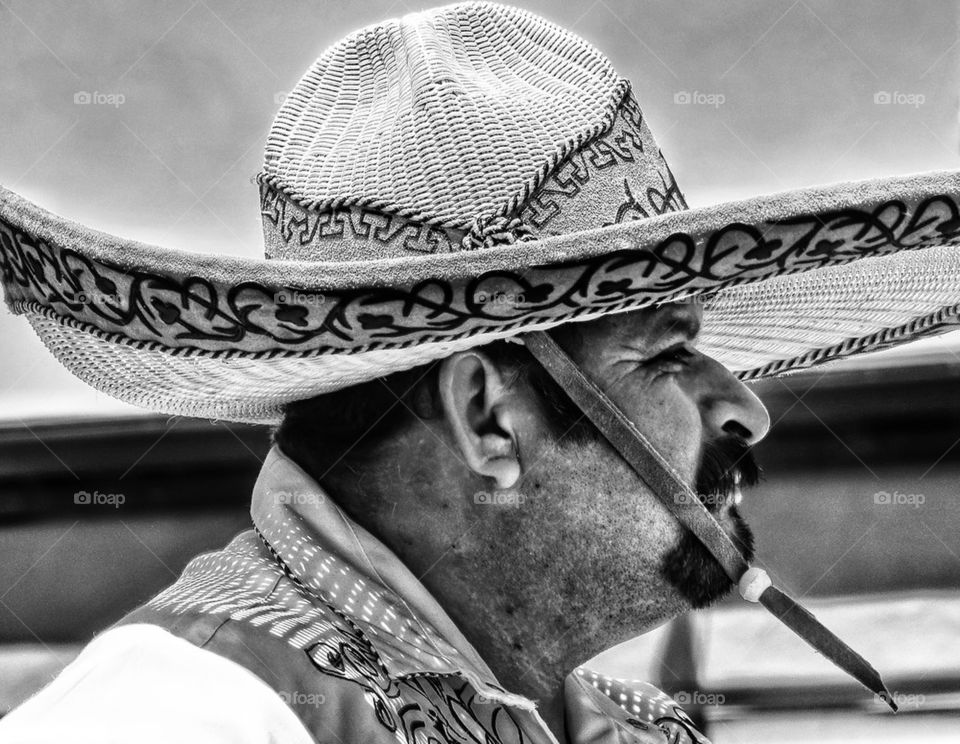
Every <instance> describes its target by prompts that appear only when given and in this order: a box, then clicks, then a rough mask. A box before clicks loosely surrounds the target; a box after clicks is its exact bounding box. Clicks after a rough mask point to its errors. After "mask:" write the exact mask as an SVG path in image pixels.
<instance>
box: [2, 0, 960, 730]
mask: <svg viewBox="0 0 960 744" xmlns="http://www.w3.org/2000/svg"><path fill="white" fill-rule="evenodd" d="M518 4H520V5H522V6H523V7H526V8H528V9H529V10H532V11H535V12H537V13H540V14H542V15H544V16H546V17H548V18H550V19H551V20H554V21H556V22H557V23H559V24H561V25H563V26H565V27H567V28H569V29H571V30H574V31H576V32H577V33H579V34H581V35H582V36H584V37H586V38H587V39H588V40H590V41H591V42H593V43H594V44H595V45H597V46H598V47H600V48H601V49H602V50H603V51H604V52H605V53H606V54H607V55H608V56H609V57H610V58H611V59H612V60H613V63H614V65H615V66H616V67H617V69H618V70H619V71H620V72H621V74H623V75H624V76H626V77H628V78H630V79H631V80H632V81H633V85H634V89H635V92H636V96H637V99H638V101H639V103H640V105H641V107H642V109H643V111H644V113H645V115H646V117H647V120H648V122H649V124H650V126H651V128H652V130H653V132H654V135H655V136H656V137H657V139H658V142H659V144H660V146H661V148H662V150H663V152H664V154H665V156H666V158H667V159H668V161H669V163H670V165H671V167H672V169H673V171H674V174H675V175H676V178H677V180H678V182H679V184H680V187H681V189H682V190H683V191H684V192H685V195H686V197H687V200H688V202H689V203H690V205H691V206H702V205H707V204H711V203H715V202H719V201H724V200H728V199H737V198H745V197H750V196H754V195H756V194H759V193H763V192H772V191H780V190H786V189H793V188H800V187H805V186H812V185H818V184H824V183H830V182H836V181H844V180H853V179H862V178H871V177H879V176H891V175H900V174H908V173H915V172H920V171H926V170H934V169H944V168H957V167H958V166H960V155H958V111H960V101H958V92H960V35H958V9H957V5H956V2H954V1H952V0H928V1H927V2H923V3H919V2H915V1H914V2H908V1H906V0H845V1H844V2H842V3H841V2H825V1H823V0H795V1H792V2H791V1H789V0H765V1H763V2H761V1H759V0H755V1H751V2H746V1H744V0H736V1H728V2H724V3H715V2H709V0H695V1H694V0H683V1H680V2H653V1H651V0H639V1H638V0H596V1H595V2H591V1H590V0H579V1H578V2H576V3H574V2H534V1H532V0H520V1H519V2H518ZM422 7H427V6H422V5H419V4H414V3H408V2H402V1H401V2H386V1H381V2H359V1H357V0H351V2H349V3H347V2H328V1H327V2H320V1H319V0H315V1H314V2H302V1H298V0H283V1H282V2H281V1H277V2H259V3H241V2H230V1H228V0H170V1H169V2H166V3H152V2H146V1H145V0H125V1H124V2H120V1H119V0H101V1H99V2H87V3H75V2H66V1H60V2H56V1H49V0H48V1H45V2H35V1H31V0H0V61H2V64H0V96H2V99H3V102H4V104H3V106H2V107H0V183H2V184H3V185H4V186H6V187H7V188H12V189H14V190H16V191H17V192H19V193H21V194H23V195H24V196H26V197H27V198H29V199H32V200H34V201H36V202H37V203H39V204H40V205H42V206H44V207H45V208H47V209H49V210H51V211H53V212H57V213H59V214H61V215H64V216H66V217H68V218H70V219H73V220H75V221H77V222H82V223H84V224H87V225H90V226H93V227H95V228H97V229H100V230H104V231H106V232H111V233H115V234H118V235H122V236H124V237H129V238H135V239H139V240H142V241H145V242H149V243H155V244H159V245H163V246H167V247H171V248H179V249H183V250H189V251H202V252H210V253H227V254H236V255H245V256H257V255H261V254H262V244H261V231H260V215H259V208H258V195H257V188H256V186H255V185H254V184H253V183H252V178H253V176H254V175H255V174H256V173H257V172H258V170H259V168H260V163H261V157H262V155H261V154H262V149H263V144H264V141H265V138H266V134H267V131H268V128H269V126H270V122H271V120H272V117H273V115H274V112H275V111H276V109H277V108H278V106H279V104H280V102H281V101H282V100H283V97H284V96H285V95H286V91H288V90H290V89H291V88H292V87H293V85H294V84H295V83H296V81H297V80H298V78H299V77H300V75H301V74H302V73H303V72H304V71H305V70H306V69H307V67H308V66H309V65H310V64H311V62H312V61H313V60H314V59H315V58H316V56H317V55H318V54H319V53H320V52H321V51H322V50H323V48H325V47H326V46H328V45H329V44H331V43H333V42H335V41H336V40H338V39H339V38H340V37H342V36H343V35H345V34H346V33H348V32H350V31H351V30H354V29H356V28H359V27H361V26H364V25H367V24H370V23H374V22H376V21H379V20H382V19H384V18H387V17H391V16H397V15H402V14H404V13H407V12H411V11H415V10H418V9H420V8H422ZM708 322H709V321H708ZM0 340H2V344H3V354H2V356H0V520H2V521H0V715H2V713H3V712H5V711H7V710H9V709H10V708H11V707H12V706H13V705H15V704H16V703H17V702H19V701H20V700H22V699H23V698H24V697H25V696H26V695H29V694H30V693H31V692H32V691H33V690H35V689H37V688H38V687H39V686H40V685H42V684H43V683H44V682H46V681H47V680H49V679H50V678H51V677H52V675H53V674H55V673H56V671H57V670H58V669H59V668H60V667H61V666H62V665H63V664H65V663H67V662H68V661H69V659H70V658H72V657H73V655H75V654H76V652H77V651H78V649H79V648H80V647H81V646H82V644H83V643H84V642H86V641H87V640H89V638H90V637H91V636H92V634H93V633H95V632H97V631H99V630H101V629H103V628H105V627H106V626H107V625H109V624H110V623H111V622H113V621H114V620H116V619H117V618H119V617H120V616H121V615H122V614H123V613H125V612H126V611H127V610H129V609H131V608H132V607H134V606H136V605H137V604H139V603H141V602H143V601H145V600H146V599H148V598H149V597H150V596H152V595H153V594H154V593H156V592H157V591H158V590H159V589H160V588H162V587H163V586H165V585H167V584H169V583H170V582H171V581H173V579H174V578H175V577H176V576H177V574H178V573H179V571H180V570H181V569H182V567H183V566H184V564H185V563H186V561H187V560H188V559H189V558H190V557H191V556H193V555H195V554H196V553H198V552H201V551H204V550H209V549H213V548H216V547H220V546H221V545H223V544H224V543H226V542H227V541H228V540H229V539H230V538H231V537H232V536H233V535H234V534H236V533H237V532H239V531H241V530H243V529H245V528H246V527H247V524H248V517H247V511H246V509H247V502H248V498H249V492H250V487H251V486H252V483H253V480H254V478H255V476H256V473H257V470H258V469H259V466H260V462H261V460H262V457H263V455H264V453H265V451H266V448H267V446H268V432H267V431H266V430H264V429H261V428H257V427H248V426H238V425H226V424H216V423H211V422H203V421H192V420H189V419H178V418H166V417H158V416H153V415H150V414H147V413H144V412H142V411H138V410H134V409H132V408H130V407H128V406H126V405H124V404H122V403H119V402H117V401H114V400H112V399H109V398H107V397H105V396H103V395H100V394H98V393H96V392H95V391H93V390H92V389H90V388H88V387H86V386H85V385H84V384H83V383H81V382H79V381H77V380H76V379H74V378H73V377H71V376H70V375H69V374H68V373H67V372H65V371H64V370H63V369H62V368H60V367H59V366H58V365H57V363H56V362H55V361H54V360H53V359H52V357H51V356H50V355H49V354H48V353H47V352H46V350H45V349H44V348H43V346H42V344H41V343H40V342H39V340H38V339H37V338H36V337H35V336H34V334H33V332H32V331H31V330H30V328H29V326H28V325H27V324H26V322H25V321H23V320H21V319H19V318H16V317H14V316H12V315H11V314H10V313H9V311H7V310H6V308H5V307H4V308H2V309H0ZM958 376H960V343H958V341H957V340H956V338H955V337H954V336H953V335H947V336H942V337H937V338H933V339H928V340H926V341H923V342H920V343H918V344H915V345H913V346H911V347H908V348H907V349H905V350H901V351H896V352H883V353H880V354H875V355H872V356H870V357H866V358H864V359H863V360H859V361H855V362H854V361H849V362H838V363H835V364H833V365H828V366H825V367H823V368H819V369H817V370H814V371H811V372H805V373H800V374H796V375H793V376H790V377H786V378H783V379H779V380H773V381H769V382H765V383H763V384H758V385H755V386H754V387H755V390H756V391H757V393H758V394H759V395H760V396H761V397H762V398H763V399H764V401H765V402H766V403H767V405H768V407H769V408H770V411H771V416H772V420H773V422H774V425H773V428H772V430H771V434H770V436H769V437H768V438H767V440H766V441H765V442H764V443H763V444H762V445H761V447H760V448H759V451H758V456H759V459H760V461H761V463H763V464H764V465H765V471H766V479H765V481H764V483H763V484H762V485H761V486H760V487H759V488H757V489H755V490H754V491H753V492H751V493H748V494H747V498H746V503H745V511H746V513H747V515H748V517H749V518H750V521H751V522H752V524H753V525H754V528H755V530H756V532H757V535H758V538H759V551H760V556H761V559H762V563H763V565H764V566H765V567H766V568H767V569H768V571H770V573H771V575H773V576H774V577H775V578H776V579H777V580H778V581H779V582H780V583H781V585H782V586H784V587H785V588H787V589H788V590H790V591H791V592H793V594H794V595H795V596H798V597H800V598H802V599H803V601H804V602H806V603H807V604H808V605H809V606H810V607H812V608H814V609H815V610H816V612H817V614H818V615H820V616H822V618H823V619H824V620H825V621H826V622H827V624H828V625H830V626H831V627H833V628H834V629H835V630H837V631H838V633H839V634H840V635H841V637H844V638H846V639H847V640H848V641H850V642H851V643H852V645H854V647H855V648H857V650H859V651H861V652H863V653H864V655H866V656H867V657H868V658H869V659H870V660H871V661H872V662H873V663H874V665H875V666H877V667H878V669H879V670H880V671H881V672H882V673H883V674H884V676H885V678H886V679H887V681H888V683H889V684H890V686H891V687H892V688H893V689H894V690H895V693H896V694H897V695H899V696H900V697H899V701H900V703H901V708H902V709H903V711H904V713H903V714H902V715H900V716H897V717H896V718H893V717H892V716H890V715H888V714H885V713H883V709H882V706H881V705H879V704H878V703H876V701H873V700H872V699H870V697H869V695H868V694H867V693H865V692H864V691H862V690H860V689H858V688H857V687H856V686H855V684H854V683H852V682H848V681H846V680H845V679H844V678H843V677H842V676H841V675H840V674H838V673H836V672H834V671H833V670H832V668H831V667H830V666H829V665H828V664H827V663H825V662H824V661H823V660H822V659H820V658H819V657H817V656H816V655H815V654H813V653H812V652H811V651H810V650H809V649H807V648H806V647H804V646H803V645H802V643H801V642H800V641H798V640H796V639H794V638H793V637H792V636H791V635H790V633H789V632H788V631H786V630H784V629H783V628H781V627H778V626H777V624H776V623H775V622H774V621H772V620H768V619H767V618H766V617H765V616H764V614H763V612H762V611H754V608H752V607H743V606H742V605H741V603H738V602H734V601H731V602H729V603H726V604H724V605H722V606H720V607H718V608H716V609H715V610H711V611H709V612H702V613H697V614H696V615H694V616H692V617H691V618H688V619H686V620H684V621H681V622H678V623H673V624H671V625H670V626H667V627H665V628H663V629H660V630H658V631H655V632H653V633H650V634H648V635H646V636H644V637H642V638H640V639H638V640H637V641H634V642H631V643H629V644H627V645H626V646H624V647H622V648H618V649H616V650H614V651H612V652H610V653H608V654H605V655H603V656H601V657H599V658H598V659H597V660H595V661H594V662H593V663H592V666H594V667H596V668H597V669H598V670H600V671H605V672H607V673H610V674H614V675H617V676H621V677H625V678H640V679H645V680H647V681H650V682H653V683H655V684H660V685H662V686H663V687H665V688H666V689H668V690H670V691H672V692H673V693H674V694H675V695H676V696H677V697H678V698H679V699H681V701H684V702H686V703H687V705H688V707H689V709H690V710H691V711H692V712H693V714H694V715H695V716H696V717H698V718H699V719H700V720H701V721H702V722H703V723H704V725H705V726H706V727H707V729H708V732H709V735H710V736H711V738H712V739H713V741H714V742H718V743H719V742H748V741H760V740H762V741H765V742H794V741H809V740H817V741H838V742H839V741H852V740H861V739H862V740H864V741H867V740H869V741H871V742H883V741H894V740H902V739H904V738H908V739H911V740H919V739H921V738H922V739H924V740H927V741H941V740H942V741H947V740H948V739H949V740H950V741H955V738H956V731H957V724H958V723H960V717H958V711H960V593H958V589H960V499H958V495H960V494H958V491H960V488H958V486H957V483H958V475H960V446H958V444H960V400H958V396H957V395H956V390H957V380H958ZM84 490H85V491H88V492H91V493H92V492H94V491H100V492H101V493H107V494H122V495H123V504H122V505H121V506H117V507H114V506H109V505H100V506H97V505H77V504H75V503H74V495H75V494H76V493H77V492H79V491H84Z"/></svg>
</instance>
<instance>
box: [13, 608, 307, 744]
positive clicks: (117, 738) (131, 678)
mask: <svg viewBox="0 0 960 744" xmlns="http://www.w3.org/2000/svg"><path fill="white" fill-rule="evenodd" d="M0 742H2V744H41V743H42V744H54V743H56V744H66V743H67V742H69V743H70V744H114V743H116V744H120V742H123V743H124V744H128V743H133V742H137V743H138V744H153V743H154V742H156V744H194V743H196V744H220V742H223V744H281V743H282V744H313V737H311V736H310V734H309V733H308V731H307V729H306V728H305V727H304V725H303V724H302V723H301V722H300V719H299V718H297V715H296V714H295V713H294V712H293V711H292V710H291V709H290V708H289V707H288V706H287V705H286V704H285V703H284V702H283V700H281V699H280V697H279V696H278V695H277V694H276V693H275V692H274V691H273V690H272V689H270V687H269V686H268V685H267V684H266V683H265V682H263V681H262V680H261V679H260V678H259V677H257V676H256V675H255V674H253V673H252V672H250V671H248V670H246V669H245V668H244V667H242V666H240V665H239V664H236V663H234V662H233V661H230V660H229V659H225V658H223V657H222V656H219V655H217V654H214V653H211V652H210V651H204V650H203V649H202V648H199V647H198V646H195V645H194V644H192V643H190V642H189V641H185V640H183V639H181V638H177V637H176V636H174V635H173V634H171V633H169V632H168V631H166V630H164V629H163V628H160V627H159V626H156V625H146V624H140V625H124V626H120V627H118V628H114V629H112V630H108V631H106V632H104V633H102V634H100V635H99V636H97V637H96V638H95V639H94V640H93V641H92V642H91V643H90V644H89V645H87V647H86V648H84V650H83V651H82V652H81V653H80V655H79V656H78V657H77V658H76V659H74V660H73V661H72V662H71V663H70V664H69V665H68V666H67V667H66V668H65V669H64V670H63V671H62V672H61V673H60V675H59V676H58V677H57V678H56V679H55V680H54V681H53V682H52V683H51V684H49V685H48V686H47V687H45V688H43V689H42V690H41V691H40V692H38V693H37V694H36V695H34V696H33V697H32V698H30V699H29V700H28V701H27V702H25V703H24V704H23V705H21V706H20V707H18V708H16V709H15V710H13V711H12V712H11V713H10V714H9V715H7V716H5V717H4V718H3V719H0Z"/></svg>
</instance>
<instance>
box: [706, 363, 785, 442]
mask: <svg viewBox="0 0 960 744" xmlns="http://www.w3.org/2000/svg"><path fill="white" fill-rule="evenodd" d="M704 362H705V369H704V374H703V375H702V377H701V379H700V382H699V385H698V387H699V388H700V389H699V390H698V391H697V392H698V397H699V399H700V409H701V415H702V416H703V420H704V425H705V426H706V427H707V429H709V430H710V434H711V435H712V436H714V437H720V436H723V435H729V434H736V435H737V436H739V437H740V438H741V439H743V440H744V442H746V443H747V444H748V445H750V446H753V445H754V444H756V443H757V442H759V441H760V440H761V439H763V438H764V437H765V436H766V435H767V432H768V431H770V414H769V413H768V412H767V407H766V406H765V405H763V403H762V402H761V400H760V399H759V398H758V397H757V396H756V395H755V394H754V393H753V391H752V390H750V389H749V388H747V386H746V385H744V384H743V383H742V382H740V380H738V379H737V378H736V377H734V376H733V374H732V373H731V372H730V370H728V369H727V368H726V367H724V366H723V365H722V364H720V362H718V361H716V360H715V359H711V358H710V357H704Z"/></svg>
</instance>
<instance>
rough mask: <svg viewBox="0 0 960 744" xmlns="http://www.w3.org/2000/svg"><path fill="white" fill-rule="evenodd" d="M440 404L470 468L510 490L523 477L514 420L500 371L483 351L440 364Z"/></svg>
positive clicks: (450, 359) (449, 358) (449, 359)
mask: <svg viewBox="0 0 960 744" xmlns="http://www.w3.org/2000/svg"><path fill="white" fill-rule="evenodd" d="M439 383H440V404H441V406H442V407H443V412H444V415H445V416H446V418H447V421H449V422H450V427H451V429H452V430H453V436H454V439H455V441H456V443H457V445H458V447H459V449H460V452H461V454H462V455H463V459H464V461H465V462H466V464H467V465H468V466H469V467H470V469H471V470H473V471H474V472H475V473H477V474H479V475H483V476H486V477H489V478H493V479H494V480H495V481H496V482H497V488H510V486H512V485H514V484H515V483H516V482H517V480H519V478H520V458H519V455H518V452H517V445H516V432H515V431H514V424H515V421H514V420H513V418H514V417H513V416H511V411H510V407H509V405H508V404H507V401H506V398H507V391H506V388H505V385H504V381H503V376H502V375H501V374H500V370H499V369H498V368H497V366H496V365H495V364H494V363H493V362H492V361H491V360H490V357H488V356H487V355H486V354H484V353H483V352H482V351H479V350H477V351H461V352H458V353H456V354H454V355H453V356H451V357H448V358H446V359H444V360H443V361H442V362H441V363H440V378H439Z"/></svg>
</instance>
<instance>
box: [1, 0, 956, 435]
mask: <svg viewBox="0 0 960 744" xmlns="http://www.w3.org/2000/svg"><path fill="white" fill-rule="evenodd" d="M258 181H259V188H260V205H261V211H262V215H263V227H264V238H265V258H264V259H262V260H253V259H241V258H234V257H229V256H219V255H201V254H194V253H189V252H181V251H174V250H170V249H164V248H160V247H155V246H150V245H145V244H142V243H137V242H134V241H130V240H125V239H122V238H119V237H114V236H112V235H107V234H104V233H101V232H97V231H94V230H91V229H89V228H86V227H82V226H80V225H77V224H74V223H71V222H68V221H66V220H64V219H62V218H60V217H57V216H56V215H53V214H51V213H49V212H47V211H45V210H43V209H42V208H40V207H38V206H36V205H35V204H32V203H30V202H29V201H27V200H25V199H23V198H22V197H20V196H18V195H16V194H15V193H13V192H11V191H8V190H6V189H0V269H2V281H3V285H4V288H5V298H6V301H7V303H8V305H9V306H10V308H11V309H12V310H13V311H14V312H16V313H20V314H23V315H24V316H25V317H26V318H27V319H28V321H29V322H30V324H31V325H32V326H33V328H34V329H35V330H36V332H37V333H38V334H39V336H40V338H41V339H42V340H43V342H44V343H45V344H46V345H47V346H48V348H49V349H50V350H51V351H52V352H53V354H54V355H55V356H56V357H57V359H59V360H60V361H61V362H62V363H63V364H64V365H65V366H66V367H68V368H69V369H70V370H71V371H72V372H73V373H74V374H76V375H77V376H78V377H80V378H81V379H83V380H85V381H86V382H87V383H89V384H91V385H93V386H94V387H96V388H98V389H100V390H102V391H104V392H106V393H108V394H110V395H113V396H115V397H117V398H120V399H122V400H125V401H128V402H132V403H135V404H139V405H141V406H145V407H148V408H151V409H153V410H155V411H159V412H163V413H169V414H182V415H187V416H196V417H205V418H215V419H225V420H234V421H247V422H261V423H263V422H275V421H277V420H278V419H279V417H280V416H281V414H282V410H283V406H284V405H285V404H286V403H288V402H290V401H292V400H297V399H303V398H307V397H311V396H313V395H316V394H319V393H322V392H327V391H331V390H334V389H336V388H339V387H343V386H346V385H350V384H354V383H356V382H360V381H364V380H368V379H372V378H376V377H380V376H383V375H386V374H389V373H390V372H393V371H397V370H401V369H404V368H409V367H412V366H414V365H418V364H421V363H424V362H426V361H428V360H432V359H437V358H441V357H444V356H446V355H449V354H450V353H452V352H454V351H456V350H460V349H465V348H469V347H473V346H478V345H481V344H485V343H488V342H490V341H493V340H495V339H504V338H510V337H513V336H517V335H519V334H523V333H526V332H529V331H535V330H542V329H547V328H550V327H552V326H556V325H558V324H562V323H567V322H571V321H582V320H588V319H591V318H595V317H598V316H600V315H603V314H605V313H615V312H623V311H628V310H632V309H636V308H641V307H644V306H649V305H652V304H658V303H663V302H668V301H677V300H686V301H697V302H703V303H704V307H705V315H704V327H703V332H702V340H701V342H700V347H701V348H702V349H703V350H704V351H705V352H706V353H708V354H710V355H712V356H714V357H715V358H717V359H718V360H719V361H720V362H722V363H723V364H724V365H726V366H727V367H728V368H730V369H731V370H733V371H734V372H735V373H736V374H737V375H738V376H740V377H741V378H743V379H756V378H762V377H765V376H770V375H776V374H780V373H784V372H787V371H791V370H796V369H800V368H803V367H808V366H811V365H815V364H820V363H823V362H826V361H828V360H831V359H835V358H837V357H841V356H846V355H850V354H857V353H861V352H866V351H870V350H873V349H878V348H882V347H886V346H890V345H893V344H899V343H902V342H905V341H909V340H911V339H913V338H916V337H918V336H921V335H925V334H932V333H939V332H942V331H945V330H949V329H951V328H953V327H955V325H956V322H957V315H958V312H960V251H958V250H956V249H955V247H954V246H955V245H956V244H957V242H958V240H960V212H958V198H960V173H958V172H957V171H945V172H936V173H927V174H921V175H916V176H909V177H899V178H889V179H881V180H873V181H866V182H858V183H843V184H837V185H830V186H824V187H818V188H810V189H803V190H797V191H792V192H787V193H780V194H774V195H766V196H760V197H757V198H754V199H749V200H745V201H739V202H733V203H726V204H719V205H715V206H709V207H704V208H698V209H688V208H687V204H686V202H685V200H684V197H683V195H682V193H681V191H680V189H679V187H678V186H677V183H676V181H675V180H674V177H673V174H672V173H671V171H670V169H669V167H668V165H667V162H666V160H665V158H664V157H663V155H662V153H661V152H660V150H659V148H658V147H657V145H656V142H655V140H654V138H653V135H652V134H651V132H650V129H649V127H648V126H647V122H646V121H645V119H644V116H643V114H642V113H641V110H640V108H639V106H638V105H637V102H636V100H635V99H634V96H633V94H632V92H631V88H630V84H629V82H628V81H626V80H624V79H623V78H621V77H619V76H618V75H617V73H616V72H615V71H614V69H613V67H612V66H611V64H610V62H609V61H608V60H607V59H606V58H605V57H604V56H603V55H602V54H601V53H600V52H599V51H597V50H596V49H595V48H593V47H592V46H591V45H589V44H588V43H586V42H585V41H583V40H582V39H580V38H578V37H577V36H575V35H573V34H571V33H569V32H567V31H565V30H563V29H561V28H559V27H557V26H556V25H554V24H552V23H549V22H547V21H545V20H544V19H542V18H540V17H537V16H535V15H533V14H530V13H527V12H525V11H522V10H518V9H514V8H510V7H506V6H501V5H494V4H488V3H467V4H461V5H453V6H448V7H443V8H438V9H432V10H428V11H425V12H422V13H415V14H412V15H408V16H405V17H403V18H402V19H399V20H391V21H386V22H384V23H381V24H378V25H376V26H373V27H370V28H366V29H363V30H361V31H358V32H355V33H353V34H351V35H350V36H348V37H347V38H345V39H344V40H342V41H340V42H338V43H336V44H334V45H333V46H332V47H330V48H329V49H327V50H326V51H324V52H323V53H322V55H321V56H320V57H319V59H317V61H316V62H315V63H314V64H313V66H312V67H311V68H310V69H309V70H308V71H307V73H306V74H305V75H304V76H303V78H302V79H301V80H300V81H299V82H298V83H297V85H296V87H295V88H294V90H293V91H292V92H291V93H290V94H289V96H288V97H287V98H286V100H285V101H284V103H283V105H282V106H281V108H280V111H279V113H278V114H277V116H276V119H275V121H274V123H273V126H272V128H271V130H270V133H269V137H268V141H267V146H266V152H265V159H264V166H263V170H262V172H261V173H260V175H259V177H258Z"/></svg>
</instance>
